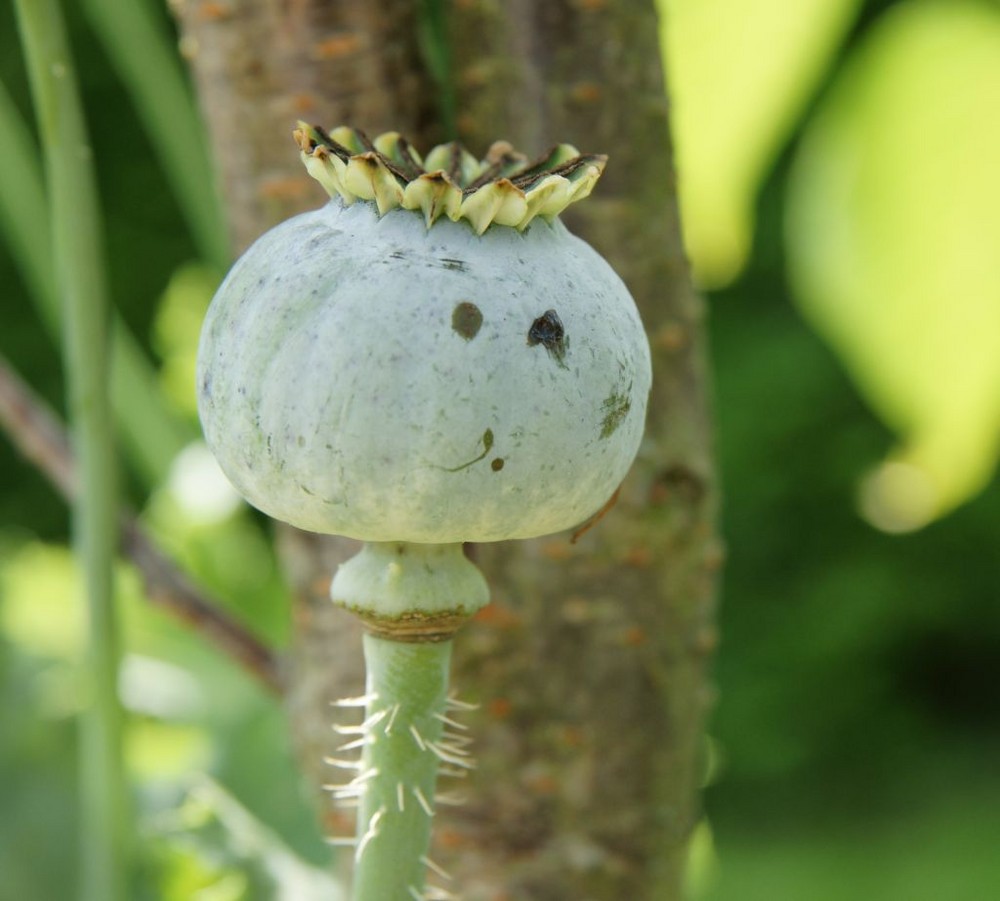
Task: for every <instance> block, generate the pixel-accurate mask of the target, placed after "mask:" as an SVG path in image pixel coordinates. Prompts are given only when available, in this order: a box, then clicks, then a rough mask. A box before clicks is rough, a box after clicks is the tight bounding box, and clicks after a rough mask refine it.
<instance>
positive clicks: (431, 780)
mask: <svg viewBox="0 0 1000 901" xmlns="http://www.w3.org/2000/svg"><path fill="white" fill-rule="evenodd" d="M451 645H452V643H451V642H450V641H442V642H435V643H432V644H428V643H420V644H416V643H411V642H401V641H393V640H391V639H386V638H377V637H375V636H373V635H365V637H364V651H365V664H366V667H367V671H368V676H367V683H366V693H365V694H366V699H367V707H366V709H365V722H364V723H363V725H362V727H359V728H363V729H364V732H363V736H362V737H363V738H364V741H365V746H364V751H363V753H362V756H361V763H360V769H359V772H358V775H357V778H356V780H355V782H356V783H357V784H356V785H355V786H349V787H348V788H347V789H345V790H344V791H346V792H351V791H355V790H356V791H358V792H359V793H360V806H359V808H358V830H357V844H356V845H355V849H354V854H355V870H354V893H353V898H354V901H386V899H391V898H399V899H407V898H418V899H419V898H421V897H423V892H424V882H425V878H426V874H427V859H428V857H427V855H428V851H429V849H430V841H431V822H432V819H433V811H434V794H435V784H436V781H437V772H438V766H439V764H440V763H441V756H440V755H443V754H444V755H447V754H449V752H448V750H447V747H445V748H442V745H441V743H442V734H443V732H444V726H445V723H444V720H445V718H446V717H447V713H446V705H447V692H448V667H449V663H450V661H451ZM446 744H447V743H446ZM452 750H455V749H452ZM459 750H461V751H462V753H463V754H464V753H465V752H464V749H459ZM461 759H463V760H464V759H465V758H464V757H462V758H461Z"/></svg>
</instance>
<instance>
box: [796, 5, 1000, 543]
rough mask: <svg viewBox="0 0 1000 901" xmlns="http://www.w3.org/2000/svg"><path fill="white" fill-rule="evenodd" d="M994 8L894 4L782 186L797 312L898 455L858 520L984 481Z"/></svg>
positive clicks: (997, 64)
mask: <svg viewBox="0 0 1000 901" xmlns="http://www.w3.org/2000/svg"><path fill="white" fill-rule="evenodd" d="M998 109H1000V10H998V9H997V7H996V6H995V5H992V4H987V3H977V2H972V0H960V2H947V3H946V2H940V0H938V2H933V0H927V2H914V3H907V4H901V5H899V6H897V7H896V8H894V9H893V10H892V11H891V12H890V13H888V14H886V15H885V16H884V17H883V19H882V20H881V21H880V22H879V23H877V25H876V26H875V27H874V29H873V30H872V32H871V34H870V36H869V37H868V38H867V39H866V40H865V42H864V43H863V45H862V46H861V47H860V48H859V49H858V51H857V53H856V55H855V57H854V58H853V59H852V60H851V61H850V62H849V64H848V65H847V66H846V67H845V69H844V71H843V73H842V75H841V76H840V78H839V79H838V81H837V83H836V84H835V87H834V89H833V91H832V93H831V95H830V96H829V98H828V99H827V101H826V102H825V103H824V105H823V107H822V108H821V110H820V112H819V114H818V116H817V117H816V120H815V121H814V122H813V123H812V124H811V126H810V127H809V129H808V132H807V134H806V136H805V139H804V141H803V144H802V147H801V149H800V152H799V154H798V158H797V160H796V162H795V168H794V171H793V173H792V177H791V182H790V185H789V191H788V211H787V223H788V227H787V242H788V252H789V264H790V269H791V274H792V276H793V279H794V283H795V285H796V289H797V299H798V301H799V303H800V305H801V308H802V312H803V313H804V315H805V316H806V317H807V318H808V320H809V321H810V322H811V323H812V324H813V325H814V327H815V328H816V329H817V330H818V331H819V332H820V334H821V335H823V336H824V337H825V338H826V340H828V341H829V342H830V344H831V345H832V346H833V347H834V348H835V350H836V351H837V352H838V353H839V354H840V355H841V357H842V359H843V361H844V363H845V365H846V366H847V368H848V369H849V371H850V373H851V374H852V376H853V377H854V379H855V380H856V382H857V384H858V387H859V388H860V390H861V391H862V392H863V394H864V395H865V397H866V398H867V399H868V401H869V402H870V403H871V405H872V407H873V408H874V409H875V411H876V412H877V413H878V414H879V415H880V416H881V417H882V418H883V420H884V421H885V422H886V423H887V424H888V425H889V426H890V427H891V428H892V429H893V430H895V432H896V433H897V435H898V436H899V439H900V442H901V443H900V447H899V448H898V449H897V450H896V451H895V452H894V453H893V454H892V456H891V457H890V459H889V460H888V461H887V463H886V464H885V465H884V466H883V467H882V468H881V469H880V470H879V471H878V472H877V473H876V474H875V475H874V476H873V477H872V478H871V479H869V481H868V482H867V484H866V485H865V487H864V490H863V494H862V507H863V512H864V513H865V514H866V516H867V517H868V518H869V519H870V520H871V521H872V522H873V523H874V524H876V525H878V526H879V527H881V528H884V529H886V530H889V531H905V530H909V529H914V528H919V527H920V526H922V525H924V524H926V523H927V522H928V521H930V520H932V519H933V518H935V517H937V516H939V515H941V514H942V513H944V512H946V511H947V510H949V509H950V508H952V507H954V506H955V505H956V504H959V503H961V502H962V501H964V500H966V499H967V498H969V497H970V496H972V495H973V494H974V493H976V492H977V491H978V490H980V489H981V488H982V487H983V486H984V485H985V484H986V482H987V481H988V479H989V477H990V475H991V473H992V471H993V467H994V464H995V460H996V454H997V449H998V447H997V445H998V439H1000V266H998V260H1000V165H998V163H997V161H998V160H1000V116H998V115H997V110H998Z"/></svg>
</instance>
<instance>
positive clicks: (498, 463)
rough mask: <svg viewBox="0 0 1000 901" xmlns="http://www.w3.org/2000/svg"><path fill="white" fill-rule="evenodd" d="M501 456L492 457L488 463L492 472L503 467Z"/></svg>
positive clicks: (498, 470)
mask: <svg viewBox="0 0 1000 901" xmlns="http://www.w3.org/2000/svg"><path fill="white" fill-rule="evenodd" d="M503 462H504V461H503V457H494V458H493V461H492V462H491V463H490V469H492V470H493V471H494V472H500V470H501V469H503Z"/></svg>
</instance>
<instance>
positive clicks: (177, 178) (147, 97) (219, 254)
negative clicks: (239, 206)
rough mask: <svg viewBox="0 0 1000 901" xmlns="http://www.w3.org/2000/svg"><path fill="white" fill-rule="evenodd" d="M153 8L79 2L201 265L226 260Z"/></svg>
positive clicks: (179, 82) (202, 159)
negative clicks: (136, 119) (160, 167)
mask: <svg viewBox="0 0 1000 901" xmlns="http://www.w3.org/2000/svg"><path fill="white" fill-rule="evenodd" d="M158 6H159V4H155V5H154V4H153V3H151V2H150V0H130V2H128V3H121V2H119V0H85V2H84V4H83V7H84V10H85V11H86V13H87V15H88V17H89V18H90V21H91V23H92V25H93V27H94V30H95V31H96V32H97V34H98V36H99V37H100V39H101V42H102V44H103V45H104V50H105V52H106V53H107V55H108V58H109V60H110V61H111V63H112V64H113V65H114V67H115V68H116V69H117V70H118V74H119V75H120V77H121V79H122V83H123V84H124V85H125V87H126V89H127V90H128V91H129V93H130V94H131V95H132V99H133V102H134V104H135V108H136V112H137V113H138V115H139V118H140V120H141V121H142V123H143V125H144V126H145V128H146V131H147V132H148V134H149V137H150V140H151V142H152V144H153V148H154V150H155V152H156V154H157V155H158V156H159V158H160V161H161V163H162V164H163V169H164V172H165V173H166V176H167V178H168V179H169V181H170V184H171V187H172V188H173V190H174V193H175V196H176V198H177V202H178V203H179V204H180V206H181V208H182V210H183V212H184V215H185V218H186V219H187V221H188V225H189V227H190V229H191V232H192V234H193V235H194V237H195V239H196V240H197V242H198V246H199V249H200V251H201V253H202V255H203V257H204V259H205V261H206V262H209V263H212V264H213V265H215V266H216V267H218V268H219V269H224V268H225V267H226V266H228V265H229V263H230V262H231V256H230V253H229V248H228V246H227V244H226V233H225V227H224V225H223V220H222V207H221V203H220V201H219V198H218V196H217V194H216V191H215V187H214V184H213V180H212V166H211V163H210V162H209V156H208V151H207V148H206V144H205V137H204V129H203V128H202V123H201V119H200V118H199V116H198V111H197V108H196V107H195V102H194V98H193V97H192V94H191V90H190V88H189V86H188V83H187V80H186V78H185V73H184V71H183V70H182V68H181V61H180V59H179V58H178V56H177V53H176V52H175V49H174V47H173V38H172V35H171V34H170V30H169V26H168V24H167V22H166V21H165V19H164V17H163V14H162V11H161V10H160V9H158Z"/></svg>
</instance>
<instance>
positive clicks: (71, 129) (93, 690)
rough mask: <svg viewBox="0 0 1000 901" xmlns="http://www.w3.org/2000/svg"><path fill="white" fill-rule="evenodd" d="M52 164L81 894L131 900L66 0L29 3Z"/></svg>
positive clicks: (101, 442)
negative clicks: (70, 547)
mask: <svg viewBox="0 0 1000 901" xmlns="http://www.w3.org/2000/svg"><path fill="white" fill-rule="evenodd" d="M17 12H18V22H19V26H20V29H21V37H22V41H23V43H24V48H25V54H26V56H27V60H28V68H29V75H30V78H31V88H32V94H33V96H34V100H35V108H36V112H37V116H38V126H39V132H40V135H41V141H42V145H43V147H44V149H45V160H46V165H47V175H48V188H49V201H50V204H51V221H52V227H53V231H52V239H53V246H54V257H55V268H56V271H57V275H58V284H59V288H60V291H61V293H62V296H63V302H64V304H65V319H64V322H65V330H64V354H65V365H66V373H67V381H68V401H69V402H68V406H69V410H70V420H71V424H72V439H73V443H74V445H75V448H76V452H77V457H78V459H79V465H80V476H81V492H80V494H79V496H78V498H77V499H76V502H75V503H74V505H73V533H74V544H75V548H76V553H77V557H78V559H79V561H80V564H81V567H82V568H83V571H84V579H85V591H86V598H87V610H88V645H87V660H86V670H85V686H86V692H85V697H86V699H87V701H88V702H89V703H88V704H87V706H86V707H84V711H83V715H82V722H81V734H80V765H81V770H80V780H81V790H82V798H81V803H82V816H83V823H82V827H81V830H80V835H81V836H82V849H81V850H82V856H83V867H82V873H81V879H80V897H81V898H82V899H85V901H122V899H124V898H125V897H126V896H127V889H126V876H125V873H126V867H127V861H128V854H127V849H128V839H127V836H128V834H129V828H128V826H127V825H126V824H127V820H128V814H127V809H128V803H127V788H126V782H125V775H124V765H123V760H122V729H123V717H122V710H121V706H120V704H119V700H118V691H117V682H118V663H119V657H120V648H119V638H118V625H117V620H116V615H115V608H114V589H113V564H114V556H115V545H116V543H117V538H118V506H117V505H118V498H117V485H116V471H115V455H114V447H113V440H112V432H113V429H112V416H111V403H110V392H109V386H108V322H109V310H108V306H109V305H108V293H107V288H106V279H105V273H104V266H103V256H104V251H103V247H102V246H101V238H100V233H101V229H100V226H99V223H100V216H99V212H98V203H97V189H96V184H95V178H94V172H93V166H92V161H91V150H90V146H89V144H88V140H87V134H86V127H85V125H84V121H83V113H82V110H81V107H80V101H79V96H78V92H77V87H76V78H75V75H74V71H73V66H72V59H71V57H70V53H69V47H68V44H67V41H66V34H65V27H64V25H63V21H62V16H61V12H60V9H59V4H58V2H57V0H17Z"/></svg>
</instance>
